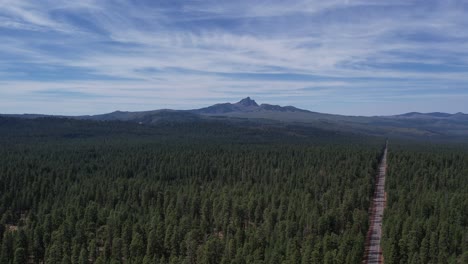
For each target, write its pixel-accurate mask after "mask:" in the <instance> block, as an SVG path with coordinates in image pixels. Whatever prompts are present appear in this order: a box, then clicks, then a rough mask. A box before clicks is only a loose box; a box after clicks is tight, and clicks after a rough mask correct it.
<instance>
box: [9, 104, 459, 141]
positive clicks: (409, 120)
mask: <svg viewBox="0 0 468 264" xmlns="http://www.w3.org/2000/svg"><path fill="white" fill-rule="evenodd" d="M3 116H9V117H20V118H27V119H35V118H43V117H50V116H46V115H35V114H27V115H3ZM55 117H58V118H68V119H79V120H94V121H122V122H133V123H138V124H145V125H156V124H160V123H163V122H166V123H167V122H200V121H217V122H218V121H222V122H230V123H233V122H234V123H239V122H250V123H251V124H257V125H259V126H265V125H270V126H271V125H272V124H276V125H278V124H281V125H282V126H284V125H286V126H288V125H289V126H291V125H294V126H302V127H304V129H311V128H314V129H317V128H318V129H322V130H327V131H334V132H336V131H341V132H347V133H358V134H368V135H377V136H386V137H409V138H415V137H416V138H419V137H422V138H449V139H451V138H458V137H463V138H468V115H467V114H463V113H456V114H447V113H440V112H434V113H418V112H411V113H406V114H401V115H393V116H371V117H366V116H344V115H332V114H324V113H318V112H312V111H309V110H304V109H299V108H296V107H294V106H279V105H271V104H260V105H259V104H258V103H257V102H256V101H255V100H253V99H251V98H250V97H246V98H244V99H242V100H240V101H239V102H237V103H220V104H215V105H212V106H208V107H204V108H200V109H193V110H170V109H161V110H153V111H141V112H123V111H116V112H112V113H107V114H101V115H91V116H68V117H67V116H55Z"/></svg>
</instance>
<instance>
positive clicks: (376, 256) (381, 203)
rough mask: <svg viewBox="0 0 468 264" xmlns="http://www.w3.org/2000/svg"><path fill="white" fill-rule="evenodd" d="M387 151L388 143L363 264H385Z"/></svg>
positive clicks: (371, 212) (377, 181) (380, 169)
mask: <svg viewBox="0 0 468 264" xmlns="http://www.w3.org/2000/svg"><path fill="white" fill-rule="evenodd" d="M387 149H388V143H387V145H385V150H384V153H383V156H382V160H381V161H380V164H379V169H378V175H377V178H376V181H375V191H374V197H373V200H372V204H371V208H370V226H369V231H368V232H367V236H366V248H365V255H364V261H363V263H372V264H373V263H383V256H382V248H381V246H380V241H381V240H382V218H383V212H384V208H385V204H386V198H387V197H386V193H385V174H386V169H387Z"/></svg>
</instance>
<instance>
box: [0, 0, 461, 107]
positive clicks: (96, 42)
mask: <svg viewBox="0 0 468 264" xmlns="http://www.w3.org/2000/svg"><path fill="white" fill-rule="evenodd" d="M467 13H468V2H467V1H464V0H424V1H423V0H414V1H411V0H392V1H371V0H347V1H344V0H330V1H310V0H309V1H305V0H303V1H286V2H285V1H246V0H245V1H244V0H241V1H214V0H206V1H197V0H193V1H186V0H185V1H178V0H176V1H150V0H145V1H104V0H103V1H97V0H96V1H93V0H83V1H76V3H72V2H70V1H66V0H46V1H23V0H0V37H1V42H0V61H1V62H0V87H1V88H0V113H3V114H13V113H40V114H57V115H84V114H98V113H107V112H112V111H115V110H118V109H119V110H123V111H141V110H153V109H162V108H171V109H195V108H201V107H205V106H208V105H212V104H215V103H224V102H237V101H239V99H241V98H243V97H245V96H247V95H248V96H251V97H252V98H255V99H257V101H259V102H264V103H270V104H278V105H292V106H295V107H298V108H302V109H307V110H311V111H316V112H322V113H332V114H345V115H367V116H371V115H392V114H402V113H406V112H448V113H456V112H465V113H466V112H468V104H467V102H468V87H467V84H468V74H467V73H468V32H466V30H465V29H466V28H467V26H468V16H466V14H467Z"/></svg>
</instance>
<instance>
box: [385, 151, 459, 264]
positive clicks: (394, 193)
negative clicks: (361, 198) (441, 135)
mask: <svg viewBox="0 0 468 264" xmlns="http://www.w3.org/2000/svg"><path fill="white" fill-rule="evenodd" d="M388 164H389V165H388V166H389V168H388V176H387V185H386V187H387V193H388V205H387V208H386V209H385V214H384V223H383V230H384V235H383V240H384V241H383V249H384V257H385V263H468V151H467V150H466V148H465V149H463V148H459V147H443V146H441V145H438V146H425V147H422V146H419V145H415V146H397V145H395V146H393V149H392V151H390V153H389V162H388Z"/></svg>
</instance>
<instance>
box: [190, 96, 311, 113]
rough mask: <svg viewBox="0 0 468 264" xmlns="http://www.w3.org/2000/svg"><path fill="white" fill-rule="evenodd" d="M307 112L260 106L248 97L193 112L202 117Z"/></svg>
mask: <svg viewBox="0 0 468 264" xmlns="http://www.w3.org/2000/svg"><path fill="white" fill-rule="evenodd" d="M265 111H271V112H305V113H310V111H307V110H302V109H299V108H296V107H293V106H284V107H283V106H279V105H270V104H261V105H258V104H257V102H255V100H252V99H251V98H250V97H246V98H244V99H242V100H240V101H239V102H237V103H234V104H231V103H223V104H215V105H212V106H209V107H205V108H201V109H194V110H191V112H193V113H197V114H202V115H224V114H232V113H255V112H265Z"/></svg>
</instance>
